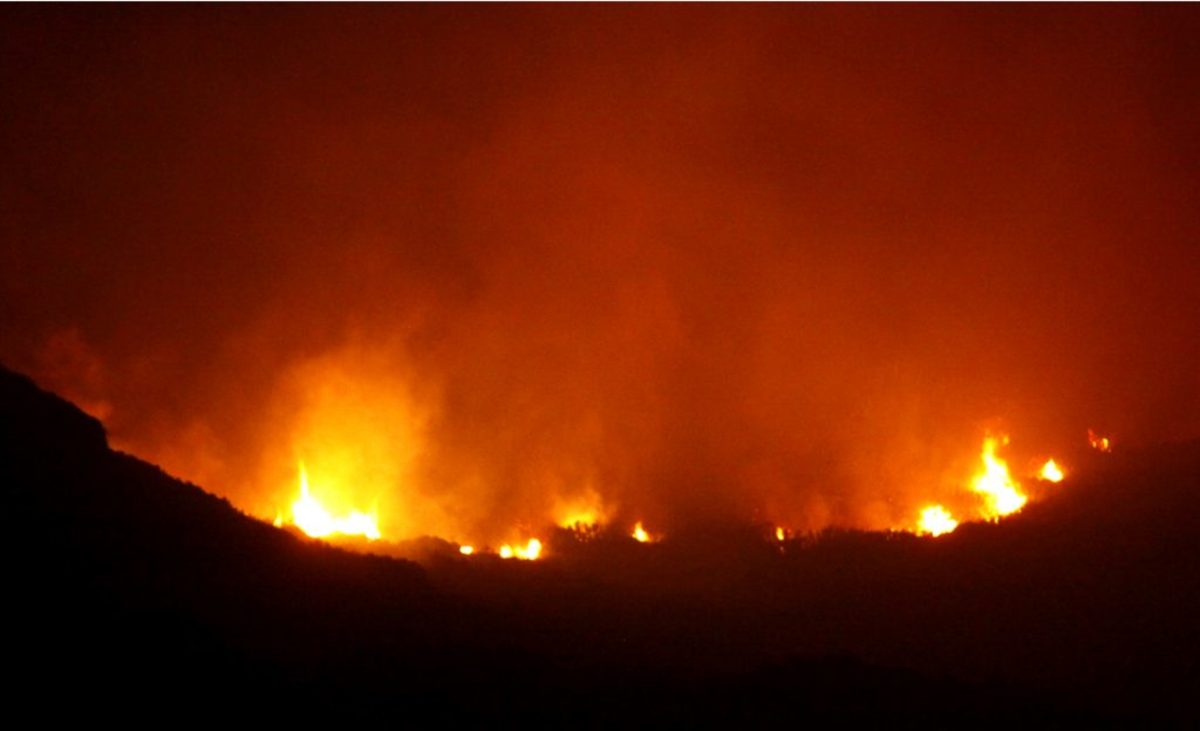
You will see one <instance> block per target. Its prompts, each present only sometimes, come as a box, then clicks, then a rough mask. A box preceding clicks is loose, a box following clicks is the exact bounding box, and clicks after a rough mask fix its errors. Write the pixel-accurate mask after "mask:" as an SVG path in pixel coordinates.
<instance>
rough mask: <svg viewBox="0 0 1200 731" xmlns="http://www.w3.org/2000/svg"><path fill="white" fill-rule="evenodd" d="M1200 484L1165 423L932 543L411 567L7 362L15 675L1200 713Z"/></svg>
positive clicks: (324, 708)
mask: <svg viewBox="0 0 1200 731" xmlns="http://www.w3.org/2000/svg"><path fill="white" fill-rule="evenodd" d="M1198 488H1200V444H1197V443H1186V444H1175V445H1164V446H1159V447H1154V448H1146V449H1141V450H1138V451H1136V452H1130V453H1127V454H1123V453H1121V452H1117V453H1115V454H1113V455H1099V454H1096V455H1088V456H1086V457H1081V468H1080V469H1079V470H1077V471H1076V472H1074V473H1073V474H1072V475H1071V477H1069V478H1068V480H1067V482H1065V483H1063V485H1062V489H1061V490H1060V491H1057V492H1056V493H1055V494H1053V495H1051V496H1049V497H1048V498H1047V499H1045V500H1044V501H1042V502H1039V503H1037V504H1034V505H1031V506H1029V507H1028V508H1026V510H1025V511H1023V512H1022V513H1021V514H1020V515H1017V516H1015V517H1013V518H1012V519H1009V520H1006V521H1004V522H1003V523H1000V524H969V525H964V526H962V527H960V528H959V530H958V531H956V532H955V533H953V534H950V535H947V536H943V537H941V538H938V539H926V538H918V537H915V536H911V535H906V534H878V533H860V532H836V531H833V532H827V533H825V534H822V535H820V536H816V537H808V538H806V539H804V540H790V541H787V542H784V543H782V544H776V543H773V542H771V541H767V540H764V539H763V536H762V533H761V530H760V529H759V527H755V526H740V527H739V526H717V527H714V528H713V529H712V530H711V531H707V532H704V531H699V532H696V533H693V534H689V535H681V536H673V537H670V538H669V539H668V540H666V541H664V542H662V543H659V544H652V545H641V544H637V543H634V542H633V541H631V540H629V539H626V538H623V537H619V536H603V535H602V536H600V537H598V538H596V539H595V540H592V541H589V542H586V543H577V544H571V543H570V542H569V541H566V540H565V539H562V540H560V541H559V545H557V546H556V548H557V549H558V550H554V551H552V552H551V555H550V556H549V557H548V558H547V559H546V560H543V561H538V562H532V563H526V562H504V561H500V560H498V559H495V558H494V557H486V556H481V557H473V558H471V559H467V558H464V557H461V556H456V555H452V554H450V553H448V552H446V553H443V552H438V551H432V552H430V554H429V555H428V556H427V557H426V559H425V560H423V561H422V562H421V563H420V564H418V563H414V562H411V561H407V560H403V559H398V558H390V557H385V556H378V555H364V554H359V553H352V552H348V551H345V550H342V549H339V548H335V547H332V546H329V545H327V544H325V543H322V542H319V541H312V540H308V539H305V538H303V537H301V536H298V535H295V534H293V533H291V532H288V531H284V530H279V529H276V528H274V527H272V526H270V525H267V524H265V523H263V522H261V521H258V520H255V519H252V518H250V517H247V516H245V515H243V514H241V513H240V512H238V511H237V510H235V509H234V508H233V507H232V506H231V505H229V503H227V502H226V501H224V500H222V499H220V498H217V497H214V496H213V495H210V494H208V493H206V492H204V491H203V490H202V489H201V488H199V487H197V486H195V485H191V484H187V483H184V482H181V481H179V480H176V479H174V478H172V477H171V476H169V475H167V474H165V473H163V472H162V471H161V470H159V469H158V468H156V467H154V466H153V465H150V464H147V463H145V462H142V461H140V460H138V459H136V458H134V457H132V456H130V455H126V454H122V453H119V452H115V451H113V450H111V449H110V448H109V447H108V444H107V440H106V437H105V433H104V429H103V427H102V426H101V424H100V423H99V422H98V421H96V420H95V419H93V418H91V417H90V416H88V415H86V414H84V413H83V412H82V411H80V410H79V409H77V408H75V407H74V406H73V405H71V404H69V403H67V402H66V401H63V400H62V399H60V398H58V397H56V396H54V395H53V394H50V393H47V392H44V391H42V390H40V389H39V388H37V386H35V385H34V384H33V383H32V382H31V381H30V380H29V379H27V378H25V377H24V376H21V375H19V374H16V373H13V372H11V371H8V370H4V369H0V499H2V500H3V505H4V510H5V513H4V530H3V531H2V532H0V542H2V546H0V548H2V550H0V555H2V556H3V561H4V573H5V576H6V579H7V580H6V585H7V588H8V591H7V592H6V598H5V600H4V606H5V609H6V614H7V615H8V621H7V622H6V628H7V629H8V632H9V633H10V637H9V641H8V643H7V644H8V647H9V652H7V653H6V660H7V662H8V664H9V670H10V671H12V672H11V673H10V676H11V677H12V678H15V680H9V681H6V683H7V686H8V687H7V688H6V690H7V693H6V695H7V696H8V697H9V698H12V699H15V700H16V704H17V705H18V706H21V705H22V704H29V707H30V708H31V709H32V708H40V709H43V711H42V712H43V713H47V712H48V713H49V714H50V715H51V716H56V715H76V714H87V715H89V716H92V717H96V718H100V717H121V718H134V717H138V716H143V715H144V716H153V717H156V718H160V719H161V718H188V719H190V718H194V717H197V716H208V715H212V716H221V715H225V714H234V713H236V714H237V715H238V716H240V717H245V716H246V715H247V714H249V715H251V716H260V717H262V718H272V719H283V718H298V719H305V720H314V719H322V718H329V719H333V718H340V719H348V718H349V719H355V718H357V719H377V720H395V721H402V720H416V719H428V720H429V721H430V722H431V724H433V725H445V724H450V723H459V722H463V721H466V722H474V723H482V722H489V723H495V722H501V723H505V724H514V725H515V724H533V725H550V724H554V725H584V726H591V725H597V726H611V725H617V724H620V725H622V726H634V727H638V726H662V725H664V724H666V725H679V724H697V723H704V724H711V723H729V724H732V723H737V724H740V725H750V726H759V725H768V724H777V723H779V722H789V721H795V720H801V721H803V720H818V721H840V722H851V721H862V720H871V721H884V722H899V723H916V722H921V723H926V722H933V723H939V724H948V723H959V722H972V723H978V722H984V723H996V724H1000V723H1011V722H1015V721H1018V720H1033V721H1039V722H1044V723H1051V724H1052V723H1056V722H1067V721H1070V720H1079V719H1085V720H1086V719H1103V718H1108V719H1112V718H1116V719H1127V720H1128V719H1143V720H1144V719H1167V718H1171V719H1187V718H1194V710H1193V708H1192V707H1191V706H1192V699H1194V698H1195V697H1196V693H1197V691H1200V661H1198V660H1197V648H1200V620H1197V617H1200V570H1198V566H1197V556H1200V551H1198V550H1197V549H1198V548H1200V545H1198V544H1200V508H1198V507H1197V501H1196V495H1197V489H1198ZM163 713H165V714H167V715H166V716H163V715H161V714H163Z"/></svg>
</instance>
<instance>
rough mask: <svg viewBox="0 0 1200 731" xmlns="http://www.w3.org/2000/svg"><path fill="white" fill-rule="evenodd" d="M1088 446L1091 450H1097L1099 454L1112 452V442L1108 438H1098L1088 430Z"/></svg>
mask: <svg viewBox="0 0 1200 731" xmlns="http://www.w3.org/2000/svg"><path fill="white" fill-rule="evenodd" d="M1088 444H1090V445H1092V449H1097V450H1099V451H1101V452H1111V451H1112V441H1111V440H1110V439H1109V438H1108V437H1102V436H1100V435H1099V434H1097V433H1096V432H1094V431H1092V430H1091V429H1088Z"/></svg>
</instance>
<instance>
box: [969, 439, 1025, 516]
mask: <svg viewBox="0 0 1200 731" xmlns="http://www.w3.org/2000/svg"><path fill="white" fill-rule="evenodd" d="M1000 441H1001V440H999V439H996V438H995V437H987V438H986V439H984V440H983V453H982V454H981V455H980V458H981V459H982V460H983V472H982V473H980V474H978V475H976V477H975V479H974V481H972V483H971V489H972V490H974V491H975V492H977V493H980V494H981V495H983V496H984V497H985V498H986V500H987V505H986V506H985V507H984V510H983V515H984V517H985V518H989V519H993V520H994V519H996V518H1000V517H1002V516H1005V515H1009V514H1011V513H1015V512H1017V511H1018V510H1020V509H1021V508H1022V507H1024V505H1025V502H1026V500H1027V499H1028V498H1026V497H1025V495H1024V494H1022V493H1021V486H1020V485H1018V484H1017V483H1016V482H1015V481H1014V480H1013V478H1012V476H1011V475H1009V474H1008V465H1007V464H1006V463H1005V462H1004V460H1002V459H1000V458H999V457H997V456H996V448H997V447H998V446H999V444H1000ZM1003 441H1004V442H1005V443H1007V442H1008V439H1007V438H1004V439H1003Z"/></svg>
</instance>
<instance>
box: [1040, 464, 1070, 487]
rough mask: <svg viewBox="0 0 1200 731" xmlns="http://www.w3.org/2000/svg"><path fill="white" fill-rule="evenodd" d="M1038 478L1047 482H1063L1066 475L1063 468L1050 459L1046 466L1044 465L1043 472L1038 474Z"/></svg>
mask: <svg viewBox="0 0 1200 731" xmlns="http://www.w3.org/2000/svg"><path fill="white" fill-rule="evenodd" d="M1038 477H1039V478H1041V479H1043V480H1045V481H1046V482H1062V479H1063V478H1064V477H1066V475H1065V474H1064V473H1063V471H1062V468H1061V467H1059V466H1058V465H1057V464H1055V462H1054V460H1052V459H1048V460H1046V464H1044V465H1042V469H1041V471H1040V472H1038Z"/></svg>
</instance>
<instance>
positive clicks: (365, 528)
mask: <svg viewBox="0 0 1200 731" xmlns="http://www.w3.org/2000/svg"><path fill="white" fill-rule="evenodd" d="M1099 440H1100V438H1098V437H1096V436H1095V434H1094V432H1092V431H1091V430H1089V431H1088V442H1089V444H1090V445H1092V446H1093V447H1096V445H1097V444H1098V443H1100V441H1099ZM1102 443H1103V444H1104V445H1105V446H1107V445H1108V440H1107V439H1104V440H1103V442H1102ZM1008 444H1009V438H1008V436H1007V435H988V436H986V437H985V438H984V440H983V443H982V446H981V448H980V453H979V466H978V468H977V470H976V472H975V473H974V474H973V475H972V476H970V477H969V478H968V479H966V480H964V482H963V490H962V493H963V497H965V496H967V495H970V496H973V499H974V507H973V508H971V510H970V512H971V514H972V515H973V516H974V518H975V519H976V520H984V521H992V522H995V521H998V520H1001V519H1002V518H1004V517H1007V516H1009V515H1012V514H1014V513H1017V512H1019V511H1020V510H1021V509H1022V508H1023V507H1024V506H1025V505H1026V504H1027V503H1028V502H1029V500H1030V496H1029V495H1028V494H1026V492H1025V490H1024V489H1023V488H1022V486H1021V483H1020V482H1019V481H1018V480H1017V479H1015V478H1014V477H1013V475H1012V473H1011V472H1010V469H1009V466H1008V462H1007V461H1006V460H1005V459H1004V458H1003V457H1001V456H1000V451H1001V450H1002V449H1003V448H1004V447H1006V446H1007V445H1008ZM298 472H299V479H298V490H299V494H298V495H297V497H296V498H295V499H294V500H293V501H292V503H291V505H290V507H289V509H288V512H287V514H286V516H285V514H284V513H283V512H278V513H277V514H276V516H275V519H274V524H275V526H277V527H281V526H283V525H292V526H294V527H295V528H297V529H298V530H300V531H301V532H303V533H304V534H306V535H308V536H310V537H313V538H320V539H325V540H332V541H338V540H341V539H347V538H365V539H367V540H368V541H377V540H380V539H381V538H383V534H382V532H381V531H380V529H379V519H378V517H377V514H376V513H375V512H374V511H372V512H363V511H361V510H358V509H353V508H351V509H347V510H346V511H345V512H343V513H340V514H338V513H334V512H332V511H331V510H330V509H328V508H327V507H326V506H325V505H324V504H323V503H322V502H321V500H320V499H319V498H318V496H317V493H320V495H321V496H322V497H324V498H326V499H328V500H330V501H331V503H333V504H343V503H344V501H345V500H344V498H345V496H343V495H339V494H337V491H336V490H334V489H331V488H332V486H330V485H320V486H319V487H318V488H314V487H312V486H311V485H310V481H309V476H308V470H307V469H306V468H305V464H304V462H300V463H299V464H298ZM1065 477H1066V472H1065V470H1064V468H1063V467H1062V466H1061V465H1060V464H1059V463H1058V461H1056V460H1055V459H1053V458H1050V459H1047V460H1046V461H1045V462H1044V463H1042V464H1041V466H1040V468H1039V469H1038V470H1037V471H1036V472H1035V473H1033V474H1031V475H1030V478H1031V479H1035V480H1038V481H1041V482H1044V483H1051V484H1056V483H1060V482H1062V481H1063V480H1064V479H1065ZM614 512H615V511H614V510H613V509H612V506H611V505H609V504H606V503H605V502H604V501H603V500H602V499H601V497H600V496H599V494H598V493H597V492H596V491H595V490H594V489H590V488H589V489H588V490H585V491H584V492H583V493H582V494H581V496H578V497H576V498H575V499H574V500H571V501H559V502H558V503H556V505H555V507H554V509H553V514H555V515H557V516H558V517H557V519H556V520H553V521H550V522H549V523H548V527H547V530H555V529H557V530H559V531H565V532H566V534H568V535H570V536H571V538H572V539H573V540H575V541H578V542H587V541H590V540H592V539H593V538H595V537H597V536H599V535H601V534H602V533H604V532H606V531H608V530H610V529H611V526H610V525H609V523H608V519H607V516H608V515H609V514H612V513H614ZM960 520H961V519H960V518H956V517H955V515H954V514H953V513H952V512H951V510H950V509H949V508H947V507H946V506H945V505H943V504H939V503H933V504H927V505H926V506H925V507H923V508H921V509H920V511H919V513H918V516H917V518H916V520H915V522H914V524H912V525H910V526H902V527H900V528H898V529H897V530H900V531H906V532H912V533H915V534H917V535H921V536H929V537H937V536H941V535H945V534H947V533H951V532H953V531H954V530H955V529H956V528H957V527H958V526H959V524H960ZM554 526H557V528H555V527H554ZM526 535H527V536H528V534H526ZM770 535H771V536H772V537H773V538H774V539H775V541H777V542H779V543H780V544H783V543H784V542H786V541H788V540H789V539H791V538H792V537H793V531H792V530H790V529H788V528H785V527H784V526H781V525H777V526H775V527H774V528H773V530H771V531H770ZM628 536H629V537H630V538H632V539H633V540H634V541H636V542H637V543H654V542H657V541H660V540H662V539H663V537H664V536H663V535H662V534H661V533H652V532H650V531H649V530H647V529H646V527H645V525H644V523H643V521H641V520H638V521H636V522H635V523H634V525H633V528H632V529H631V530H630V532H629V533H628ZM456 545H458V548H457V551H458V553H459V554H460V555H462V556H467V557H470V556H474V555H477V554H479V553H483V554H489V553H490V554H494V555H496V556H499V557H500V558H502V559H518V560H523V561H534V560H537V559H539V558H542V557H543V556H544V555H545V543H543V540H542V539H541V538H538V537H526V538H523V539H522V540H521V541H516V542H514V541H508V542H505V543H503V544H501V545H500V546H499V548H497V549H494V550H492V549H488V548H487V547H486V546H485V547H483V548H482V549H477V548H476V544H474V543H464V544H456Z"/></svg>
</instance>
